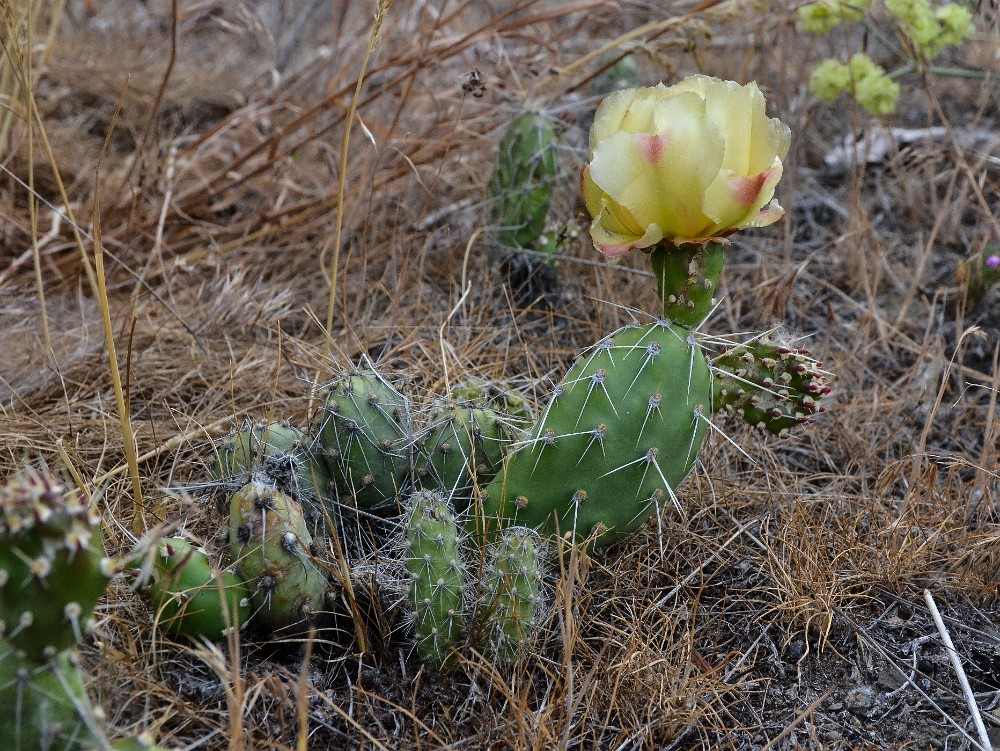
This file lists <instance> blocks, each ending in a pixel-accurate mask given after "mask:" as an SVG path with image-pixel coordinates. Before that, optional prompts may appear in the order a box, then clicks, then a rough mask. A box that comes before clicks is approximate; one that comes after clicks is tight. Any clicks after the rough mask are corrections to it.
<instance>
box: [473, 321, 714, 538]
mask: <svg viewBox="0 0 1000 751" xmlns="http://www.w3.org/2000/svg"><path fill="white" fill-rule="evenodd" d="M711 398H712V385H711V376H710V374H709V369H708V365H707V363H706V362H705V358H704V355H703V354H702V351H701V348H700V347H699V346H698V344H697V343H696V342H695V341H694V340H693V339H692V338H691V334H690V332H689V331H688V330H687V329H685V328H682V327H679V326H674V325H672V324H670V323H669V322H667V321H657V322H655V323H652V324H648V325H644V326H629V327H626V328H623V329H620V330H619V331H617V332H616V333H614V334H612V335H611V336H609V337H607V338H605V339H603V340H602V341H600V342H599V343H598V344H596V345H595V346H594V347H593V348H592V349H591V350H590V351H589V353H588V354H587V355H586V356H585V357H583V358H582V359H580V360H578V361H577V363H576V364H575V365H574V366H573V367H572V368H571V369H570V371H569V372H568V373H567V374H566V376H565V378H564V379H563V380H562V382H561V383H560V384H559V385H558V386H557V387H556V390H555V392H554V394H553V396H552V399H551V401H550V402H549V405H548V407H547V408H546V410H545V412H544V414H543V415H542V418H541V420H540V421H539V422H538V424H537V426H536V428H535V431H534V434H533V437H532V438H531V440H529V441H528V442H527V445H526V446H524V447H523V449H522V450H521V451H519V452H517V453H516V454H514V455H513V456H512V457H511V458H510V459H509V461H508V463H507V466H506V469H505V471H504V472H502V473H500V474H499V475H497V477H496V478H495V479H494V480H493V482H492V483H491V484H490V485H489V487H488V488H487V491H486V496H487V497H486V498H485V500H484V503H483V513H484V515H485V518H484V519H483V521H484V522H485V523H486V524H487V525H489V524H490V523H491V520H499V522H500V524H501V526H503V525H506V524H518V525H523V526H526V527H533V528H535V529H539V530H540V531H542V532H543V533H544V534H554V533H556V532H558V533H559V534H564V535H567V536H568V537H569V538H571V539H575V540H578V541H579V540H583V539H586V538H587V537H590V536H592V535H598V539H597V541H596V543H595V544H596V545H598V546H600V545H608V544H610V543H612V542H615V541H616V540H620V539H622V537H624V536H625V535H627V534H629V533H630V532H632V531H634V530H635V529H637V528H638V527H639V526H640V525H641V524H642V523H643V522H644V521H645V520H646V519H648V518H649V516H650V515H651V514H652V513H653V512H654V511H656V510H657V509H658V508H660V507H661V506H662V505H663V504H664V503H667V502H671V501H672V502H673V503H674V504H675V505H676V504H677V503H678V502H677V500H676V496H675V490H676V488H677V486H678V485H679V484H680V482H681V480H683V479H684V478H685V477H686V476H687V474H688V472H689V471H690V469H691V467H692V465H693V464H694V461H695V459H696V458H697V456H698V450H699V448H700V447H701V443H702V440H703V439H704V437H705V430H706V427H707V420H708V413H710V411H711V403H712V402H711Z"/></svg>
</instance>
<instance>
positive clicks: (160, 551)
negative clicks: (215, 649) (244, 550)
mask: <svg viewBox="0 0 1000 751" xmlns="http://www.w3.org/2000/svg"><path fill="white" fill-rule="evenodd" d="M137 563H139V562H137ZM128 573H130V574H131V575H132V576H134V577H135V579H136V586H137V589H139V590H140V591H143V592H144V593H146V594H147V595H148V596H149V599H150V600H151V601H152V603H153V607H154V608H155V610H156V621H157V624H158V625H159V627H160V628H162V629H163V630H164V631H166V632H167V633H169V634H173V635H179V636H192V637H195V638H202V637H204V638H208V639H219V638H221V637H222V636H223V635H224V633H225V631H226V629H227V628H228V627H229V626H234V625H235V626H240V625H242V624H244V623H246V622H247V620H248V619H249V618H250V592H249V590H248V589H247V587H246V586H245V585H244V584H243V583H242V582H241V581H240V579H239V578H238V577H237V576H236V575H235V574H233V573H231V572H229V571H219V570H218V569H217V568H216V567H215V566H213V565H212V562H211V560H210V559H209V557H208V556H207V555H206V554H205V552H204V551H203V550H200V549H198V548H195V547H192V546H191V543H189V542H187V541H186V540H183V539H181V538H179V537H170V538H167V539H165V540H161V541H160V543H159V545H158V546H157V550H156V553H155V554H154V555H153V559H152V561H151V567H150V571H149V576H148V577H147V576H144V575H143V569H141V568H140V569H133V570H131V571H129V572H128Z"/></svg>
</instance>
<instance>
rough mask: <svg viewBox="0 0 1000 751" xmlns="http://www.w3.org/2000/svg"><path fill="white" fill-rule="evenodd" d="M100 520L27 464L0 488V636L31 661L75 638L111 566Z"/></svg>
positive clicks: (52, 653)
mask: <svg viewBox="0 0 1000 751" xmlns="http://www.w3.org/2000/svg"><path fill="white" fill-rule="evenodd" d="M99 523H100V519H99V518H98V517H97V516H95V515H93V514H92V513H91V511H90V509H89V508H88V505H87V501H86V499H84V498H83V497H82V496H80V495H79V494H77V493H71V492H65V490H64V489H63V486H62V484H61V483H60V482H59V481H58V480H57V479H56V478H55V477H53V476H51V475H49V474H46V473H43V472H39V471H36V470H34V469H25V470H23V471H22V472H20V473H18V474H16V475H14V476H13V477H11V478H10V479H9V480H8V481H7V482H6V484H4V485H3V486H0V637H3V638H5V639H6V640H7V641H8V642H9V643H10V644H11V645H12V646H13V647H14V648H15V649H18V650H20V651H22V652H23V653H24V654H25V655H26V656H27V657H28V658H29V659H31V660H35V661H41V660H45V659H48V658H50V657H54V656H55V655H56V654H57V653H58V652H61V651H62V650H64V649H66V648H67V647H69V646H71V645H72V644H74V643H76V642H77V641H79V640H80V638H81V636H82V634H83V632H84V631H85V630H86V628H87V625H88V624H89V622H90V619H91V614H92V613H93V610H94V606H95V605H96V604H97V600H98V599H99V598H100V596H101V595H102V594H103V592H104V590H105V588H106V587H107V584H108V580H109V578H110V574H111V568H112V567H111V564H110V561H108V559H106V558H105V557H104V554H103V551H102V548H101V534H100V527H99Z"/></svg>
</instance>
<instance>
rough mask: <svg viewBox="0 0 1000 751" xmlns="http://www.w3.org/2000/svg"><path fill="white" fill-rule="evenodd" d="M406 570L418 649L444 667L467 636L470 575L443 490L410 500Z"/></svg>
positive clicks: (418, 494) (423, 492)
mask: <svg viewBox="0 0 1000 751" xmlns="http://www.w3.org/2000/svg"><path fill="white" fill-rule="evenodd" d="M406 570H407V571H408V572H409V574H410V602H411V605H412V607H413V628H414V632H415V634H416V639H417V652H418V653H419V654H420V656H421V657H422V658H423V659H425V660H428V661H430V662H432V663H433V664H435V665H436V666H438V667H440V666H443V665H444V664H445V662H446V661H447V659H448V657H449V656H450V655H451V653H452V651H453V650H454V648H455V647H456V646H458V644H459V642H460V640H461V638H462V628H463V626H464V622H465V621H464V614H465V606H464V600H465V591H466V581H465V578H466V574H465V566H464V565H463V564H462V559H461V556H460V555H459V551H458V525H457V524H456V523H455V515H454V513H453V511H452V509H451V508H450V506H449V505H448V503H447V502H446V501H445V500H444V497H443V496H442V495H441V494H439V493H434V492H431V491H420V492H417V493H415V494H414V495H413V497H412V498H411V499H410V510H409V517H408V519H407V523H406Z"/></svg>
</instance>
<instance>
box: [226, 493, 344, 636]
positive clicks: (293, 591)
mask: <svg viewBox="0 0 1000 751" xmlns="http://www.w3.org/2000/svg"><path fill="white" fill-rule="evenodd" d="M312 543H313V539H312V536H311V535H310V534H309V530H308V528H307V525H306V522H305V519H304V517H303V514H302V508H301V507H300V506H299V505H298V504H297V503H296V502H295V500H294V499H292V498H291V496H289V495H287V494H286V493H282V492H281V491H280V490H278V489H277V488H275V487H274V486H273V485H270V484H267V483H265V482H260V481H259V480H254V481H252V482H250V483H249V484H247V485H246V486H245V487H243V488H241V489H240V490H239V491H237V492H236V493H235V494H234V495H233V498H232V501H231V502H230V511H229V544H230V552H231V554H232V558H233V565H234V568H235V569H236V571H237V573H238V574H239V575H240V576H241V577H242V578H243V579H244V580H245V581H246V582H247V585H248V586H249V587H250V588H251V589H252V590H253V594H252V595H251V598H250V599H251V602H252V604H253V606H254V612H253V614H252V616H251V618H252V621H251V622H252V623H254V624H255V625H257V626H259V627H261V628H263V629H266V630H270V631H278V630H282V629H289V628H292V627H294V626H297V625H300V624H306V623H308V622H310V621H311V620H312V618H313V616H314V615H315V613H316V612H317V611H318V610H319V609H320V607H321V606H322V604H323V599H324V596H325V594H326V590H327V580H326V576H325V575H324V574H323V573H322V572H321V571H320V569H318V568H317V567H316V565H315V564H314V563H313V560H312V556H311V555H310V548H311V547H312Z"/></svg>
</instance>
